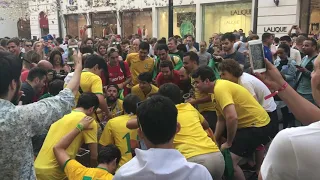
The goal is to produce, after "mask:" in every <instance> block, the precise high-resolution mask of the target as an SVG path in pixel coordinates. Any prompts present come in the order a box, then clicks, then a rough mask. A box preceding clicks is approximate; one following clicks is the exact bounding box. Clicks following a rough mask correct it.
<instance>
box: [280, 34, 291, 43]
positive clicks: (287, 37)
mask: <svg viewBox="0 0 320 180" xmlns="http://www.w3.org/2000/svg"><path fill="white" fill-rule="evenodd" d="M280 41H287V42H292V39H291V37H290V36H288V35H286V36H282V37H280Z"/></svg>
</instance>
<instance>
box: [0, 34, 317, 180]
mask: <svg viewBox="0 0 320 180" xmlns="http://www.w3.org/2000/svg"><path fill="white" fill-rule="evenodd" d="M297 33H298V34H293V33H290V34H289V35H286V36H282V37H279V38H278V37H274V35H273V34H270V33H264V34H263V35H262V36H261V41H262V43H263V46H264V54H265V57H266V59H265V64H266V69H267V71H266V72H265V73H262V74H259V73H256V74H255V73H253V72H252V69H251V67H250V62H249V54H250V52H249V49H248V41H250V40H258V39H260V37H259V36H258V35H256V34H253V33H252V32H250V33H249V36H248V37H245V36H244V33H243V30H242V29H239V30H237V31H234V32H229V33H225V34H213V35H212V37H211V38H210V39H209V41H208V42H206V41H202V42H199V43H198V42H196V41H195V38H194V37H193V36H191V35H187V36H185V37H180V36H174V37H170V38H168V39H166V38H161V39H156V38H153V39H148V38H143V39H142V38H141V37H140V36H139V35H133V36H131V37H127V38H125V37H121V36H119V35H112V36H108V37H107V38H94V39H91V38H86V39H83V40H81V39H78V38H73V37H72V36H70V35H67V36H66V37H65V38H64V39H63V38H61V37H57V38H55V37H53V36H51V35H47V36H45V37H42V38H41V39H39V41H31V40H24V41H21V40H19V39H18V38H11V39H9V38H3V39H1V41H0V42H1V46H0V97H1V98H0V124H1V126H0V136H1V140H2V141H1V142H2V146H1V148H0V154H1V155H0V163H1V164H2V166H1V167H0V175H1V176H2V177H3V179H38V180H61V179H66V178H68V179H79V180H80V179H116V180H125V179H128V180H129V179H130V180H131V179H201V180H202V179H203V180H210V179H214V180H216V179H217V180H219V179H234V180H245V179H246V178H247V179H258V178H259V179H260V180H261V179H262V180H294V179H297V180H299V179H317V178H318V176H319V173H318V172H317V171H316V167H318V165H319V162H318V161H317V159H316V158H315V157H316V156H317V154H318V153H319V151H318V150H317V148H316V146H317V145H320V144H319V141H317V136H318V135H320V134H319V133H320V129H319V127H318V126H319V122H318V120H319V117H320V110H319V108H318V105H320V89H319V87H320V70H319V67H320V58H318V50H319V49H318V45H317V41H316V40H315V39H313V38H308V37H306V35H305V34H303V33H302V32H301V31H297ZM280 112H281V113H280ZM279 115H280V116H279ZM279 124H283V125H282V126H279ZM288 127H294V128H288ZM270 144H271V145H270ZM246 171H250V172H252V174H251V175H250V177H246V176H245V173H244V172H246Z"/></svg>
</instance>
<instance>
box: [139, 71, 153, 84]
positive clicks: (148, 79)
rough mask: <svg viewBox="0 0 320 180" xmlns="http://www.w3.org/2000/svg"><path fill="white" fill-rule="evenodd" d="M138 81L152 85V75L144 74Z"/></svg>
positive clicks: (140, 75)
mask: <svg viewBox="0 0 320 180" xmlns="http://www.w3.org/2000/svg"><path fill="white" fill-rule="evenodd" d="M138 79H139V80H140V81H144V82H147V83H152V73H150V72H143V73H141V74H139V76H138Z"/></svg>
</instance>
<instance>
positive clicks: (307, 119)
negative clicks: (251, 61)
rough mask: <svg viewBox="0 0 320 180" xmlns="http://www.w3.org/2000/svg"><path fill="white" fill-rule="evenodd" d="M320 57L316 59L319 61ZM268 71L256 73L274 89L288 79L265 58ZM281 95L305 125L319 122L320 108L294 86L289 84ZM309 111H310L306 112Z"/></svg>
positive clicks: (277, 88) (281, 85) (280, 86)
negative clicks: (300, 93)
mask: <svg viewBox="0 0 320 180" xmlns="http://www.w3.org/2000/svg"><path fill="white" fill-rule="evenodd" d="M319 60H320V57H318V58H317V60H316V61H319ZM265 63H266V65H267V72H266V73H264V74H259V73H258V74H256V76H257V77H258V78H259V79H261V80H262V81H263V82H264V83H265V84H267V85H268V86H269V87H270V88H271V89H272V90H279V89H281V88H282V87H283V85H284V84H285V83H286V81H285V80H284V79H283V78H282V76H281V74H280V72H279V71H278V69H277V68H276V67H275V66H273V64H271V63H270V62H268V61H267V60H265ZM278 95H279V97H280V98H281V99H282V100H283V101H284V102H285V103H286V104H287V106H288V107H289V109H290V111H291V112H292V113H293V114H294V116H295V117H296V118H297V119H298V120H299V121H300V122H301V123H302V124H304V125H308V124H311V123H314V122H317V121H318V120H319V117H320V109H319V108H318V107H316V106H315V105H313V104H312V103H311V102H309V101H308V100H306V99H305V98H303V97H302V96H300V95H299V94H298V93H297V92H296V91H295V90H294V89H293V88H292V87H290V86H287V87H286V88H285V89H284V90H282V91H280V92H279V94H278ZM306 112H308V113H306Z"/></svg>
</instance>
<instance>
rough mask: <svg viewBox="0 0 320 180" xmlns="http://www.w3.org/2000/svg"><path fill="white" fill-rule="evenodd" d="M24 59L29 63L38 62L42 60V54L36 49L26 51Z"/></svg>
mask: <svg viewBox="0 0 320 180" xmlns="http://www.w3.org/2000/svg"><path fill="white" fill-rule="evenodd" d="M24 60H26V61H27V62H28V63H38V62H39V61H40V60H41V56H40V55H39V54H38V53H37V52H36V51H34V50H31V51H29V52H27V53H25V56H24Z"/></svg>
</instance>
